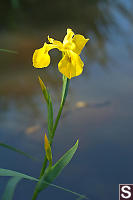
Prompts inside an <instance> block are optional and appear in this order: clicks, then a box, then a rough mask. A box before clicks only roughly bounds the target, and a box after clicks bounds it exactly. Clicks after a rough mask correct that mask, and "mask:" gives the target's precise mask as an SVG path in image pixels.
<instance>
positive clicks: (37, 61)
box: [32, 43, 55, 68]
mask: <svg viewBox="0 0 133 200" xmlns="http://www.w3.org/2000/svg"><path fill="white" fill-rule="evenodd" d="M53 48H55V46H54V45H51V44H47V43H45V44H44V46H43V47H42V48H40V49H36V50H35V52H34V54H33V58H32V61H33V66H34V67H36V68H43V67H47V66H48V65H49V64H50V56H49V54H48V51H49V50H51V49H53Z"/></svg>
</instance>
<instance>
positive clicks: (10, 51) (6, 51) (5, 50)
mask: <svg viewBox="0 0 133 200" xmlns="http://www.w3.org/2000/svg"><path fill="white" fill-rule="evenodd" d="M0 51H1V52H5V53H13V54H18V53H17V52H16V51H13V50H9V49H0Z"/></svg>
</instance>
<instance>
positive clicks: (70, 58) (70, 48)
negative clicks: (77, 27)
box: [33, 29, 89, 79]
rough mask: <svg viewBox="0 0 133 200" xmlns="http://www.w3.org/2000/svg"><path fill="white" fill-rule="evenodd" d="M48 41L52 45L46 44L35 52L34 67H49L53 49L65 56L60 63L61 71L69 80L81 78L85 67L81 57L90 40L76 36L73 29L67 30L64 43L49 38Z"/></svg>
mask: <svg viewBox="0 0 133 200" xmlns="http://www.w3.org/2000/svg"><path fill="white" fill-rule="evenodd" d="M48 40H49V42H50V44H47V43H46V42H45V43H44V46H43V47H42V48H40V49H37V50H35V52H34V54H33V66H34V67H36V68H43V67H47V66H48V65H49V64H50V56H49V54H48V52H49V51H50V50H51V49H54V48H57V49H58V50H59V51H62V52H63V55H64V56H63V58H62V59H61V60H60V62H59V63H58V68H59V71H60V72H61V73H62V74H64V75H65V76H66V77H67V78H69V79H71V78H72V77H75V76H79V75H80V74H81V73H82V71H83V66H84V63H83V62H82V60H81V58H80V56H79V55H80V53H81V51H82V49H83V48H84V46H85V44H86V43H87V41H88V40H89V39H85V37H84V36H83V35H79V34H76V35H74V33H73V31H72V30H71V29H67V34H66V36H65V38H64V40H63V43H62V42H60V41H57V40H54V39H52V38H50V37H49V36H48Z"/></svg>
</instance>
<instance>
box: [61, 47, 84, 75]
mask: <svg viewBox="0 0 133 200" xmlns="http://www.w3.org/2000/svg"><path fill="white" fill-rule="evenodd" d="M83 66H84V63H83V62H82V60H81V58H80V56H79V55H78V54H76V53H74V52H73V51H71V50H70V51H68V52H66V53H65V55H64V56H63V58H62V59H61V61H60V62H59V64H58V68H59V71H60V72H61V73H62V74H64V75H65V76H66V77H67V78H69V79H71V78H72V77H75V76H79V75H80V74H81V73H82V71H83Z"/></svg>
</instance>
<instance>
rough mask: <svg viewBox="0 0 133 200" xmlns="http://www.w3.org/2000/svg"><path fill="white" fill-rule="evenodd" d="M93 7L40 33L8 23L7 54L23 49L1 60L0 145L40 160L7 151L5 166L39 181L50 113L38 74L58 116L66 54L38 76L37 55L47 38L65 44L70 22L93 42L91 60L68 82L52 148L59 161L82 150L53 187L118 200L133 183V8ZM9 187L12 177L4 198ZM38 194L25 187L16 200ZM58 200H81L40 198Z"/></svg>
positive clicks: (0, 152) (60, 194)
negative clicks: (60, 65) (34, 57)
mask: <svg viewBox="0 0 133 200" xmlns="http://www.w3.org/2000/svg"><path fill="white" fill-rule="evenodd" d="M12 2H13V1H12ZM14 2H15V1H14ZM16 5H17V4H16ZM39 5H40V4H39ZM87 5H88V7H86V4H85V5H84V10H82V9H80V7H78V9H79V14H80V15H82V16H83V18H82V17H81V18H80V17H79V18H77V16H78V14H77V13H76V14H75V15H74V14H73V15H72V12H71V10H69V12H70V16H69V18H68V19H67V17H65V14H64V18H63V19H62V20H61V21H58V20H59V19H58V16H56V18H57V19H55V20H56V22H57V21H58V22H60V23H58V24H54V23H53V25H52V19H51V18H50V19H49V23H50V25H49V26H48V25H47V24H46V25H45V26H44V27H43V28H42V25H41V23H40V25H39V26H40V27H41V28H40V29H39V28H38V29H37V28H35V27H30V25H29V28H25V29H24V30H21V29H20V26H19V25H18V26H17V19H16V21H15V22H14V23H15V28H14V29H11V30H10V26H9V21H10V20H9V21H8V19H6V18H5V22H3V25H2V27H3V28H2V31H1V37H0V44H1V48H8V49H12V50H17V52H18V55H13V54H6V53H1V55H0V141H1V142H4V143H6V144H9V145H12V146H14V147H16V148H19V149H21V150H23V151H25V152H27V153H29V154H31V155H33V156H35V157H37V158H38V159H39V160H40V161H38V162H34V161H32V160H29V159H28V158H25V157H23V156H20V155H18V154H17V153H14V152H10V151H8V150H6V149H3V148H2V147H1V148H0V157H1V162H0V167H1V168H7V169H12V170H16V171H19V172H22V173H26V174H29V175H31V176H34V177H38V176H39V172H40V169H41V164H42V161H43V156H44V149H43V134H44V132H47V110H46V105H45V104H44V100H43V97H42V94H41V90H40V86H39V83H38V81H37V76H38V75H40V76H41V77H42V79H43V80H44V82H45V83H46V85H47V86H48V87H49V90H50V92H51V94H52V100H53V101H54V102H55V107H54V116H56V113H57V110H58V106H59V101H60V92H61V75H60V73H59V72H58V70H57V67H56V63H57V62H58V60H59V58H60V56H61V55H60V54H59V53H58V52H55V53H52V52H51V54H52V56H53V58H52V64H51V66H50V67H48V68H47V69H43V70H36V69H33V67H32V62H31V59H32V53H33V51H34V49H36V48H39V47H41V46H42V44H43V42H44V41H45V39H46V37H47V35H48V34H50V35H51V36H53V37H56V38H57V39H58V38H59V39H60V40H61V39H62V38H63V36H64V35H65V31H66V30H65V29H66V27H68V26H65V24H67V25H68V24H70V27H71V28H73V29H74V31H75V32H78V33H83V34H84V35H85V36H86V37H90V39H91V40H90V41H89V42H88V44H87V46H86V48H85V49H84V51H83V53H82V55H81V57H82V59H83V60H84V62H85V67H84V73H83V74H82V75H81V76H79V77H77V78H74V79H72V80H71V83H70V90H69V94H68V99H67V102H66V105H65V108H64V111H63V114H62V119H61V121H60V123H59V126H58V128H57V131H56V136H55V141H54V145H53V154H54V161H56V160H57V159H58V158H59V157H60V156H61V155H63V153H64V152H65V151H66V150H67V149H69V148H70V147H71V146H72V145H73V144H74V143H75V142H76V139H77V138H79V144H80V145H79V148H78V151H77V153H76V154H75V156H74V158H73V160H72V162H71V163H70V164H69V165H68V166H67V167H66V168H65V169H64V171H63V173H62V174H61V175H60V177H58V178H57V179H56V181H55V182H54V183H55V184H57V185H60V186H63V187H66V188H68V189H71V190H73V191H76V192H79V193H81V194H84V195H86V196H88V198H89V199H90V200H107V199H108V200H115V199H118V184H120V183H133V174H132V168H133V161H132V154H133V145H132V144H133V56H132V54H133V36H132V35H133V26H132V24H133V15H132V12H131V11H132V7H133V5H132V3H131V1H128V0H127V1H122V0H121V1H117V2H116V3H113V2H112V1H100V3H98V2H97V1H95V2H93V3H92V1H90V2H89V3H88V4H87ZM19 6H20V7H18V9H21V5H19ZM77 6H79V5H77ZM22 8H23V7H22ZM85 8H86V10H85ZM15 9H17V8H15ZM38 9H39V8H38ZM40 9H41V8H40ZM22 10H23V9H22ZM22 10H21V11H22ZM83 11H84V12H83ZM16 12H18V11H16ZM25 12H26V10H25ZM31 12H33V10H32V11H31ZM62 12H63V11H62ZM75 12H76V11H75ZM77 12H78V11H77ZM12 13H14V12H13V11H12ZM27 13H28V11H27ZM60 14H61V13H60ZM53 15H54V14H53ZM29 16H30V17H31V15H30V14H29ZM29 16H27V17H28V19H30V18H29ZM39 16H40V17H41V16H42V15H41V14H40V15H39ZM72 16H75V18H74V17H72ZM19 17H20V16H19ZM34 17H35V16H34ZM11 19H12V18H11ZM41 19H43V17H42V18H41ZM71 19H73V20H72V21H71ZM36 20H37V19H36ZM38 20H39V18H38ZM63 20H64V23H63ZM69 20H70V23H68V22H69ZM7 22H8V23H7ZM22 22H23V23H22ZM21 23H22V24H26V27H27V23H28V22H27V21H24V19H23V20H22V19H21ZM32 23H33V21H32ZM29 24H30V23H29ZM33 24H34V23H33ZM31 26H32V25H31ZM35 26H37V21H36V23H35ZM12 27H14V26H13V25H12ZM17 27H18V28H17ZM6 181H7V178H1V179H0V185H1V187H0V194H1V193H2V192H3V191H4V187H5V184H6ZM33 190H34V183H31V182H29V181H21V183H20V184H19V185H18V187H17V190H16V192H15V196H14V200H18V199H19V200H23V199H25V200H29V199H31V196H32V193H33ZM53 198H54V199H64V200H68V199H75V196H74V195H72V194H69V193H67V192H64V191H61V190H58V189H56V188H53V187H49V188H48V189H47V190H45V191H43V192H42V193H41V194H40V196H39V198H38V199H40V200H41V199H42V200H43V199H49V200H50V199H53Z"/></svg>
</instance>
